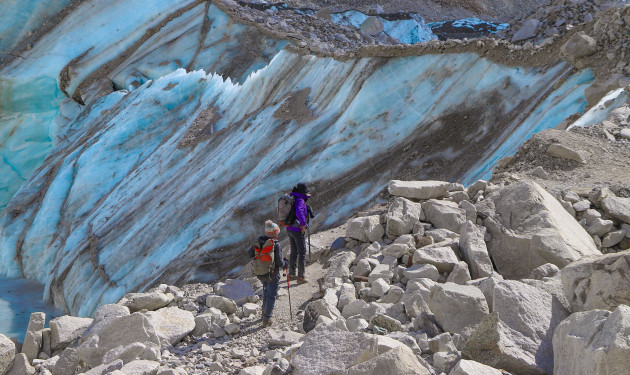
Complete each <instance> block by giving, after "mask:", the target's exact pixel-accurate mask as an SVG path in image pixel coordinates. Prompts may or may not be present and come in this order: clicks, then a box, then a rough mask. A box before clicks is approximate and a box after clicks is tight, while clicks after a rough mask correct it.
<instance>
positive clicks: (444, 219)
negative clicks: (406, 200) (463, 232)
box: [422, 199, 466, 233]
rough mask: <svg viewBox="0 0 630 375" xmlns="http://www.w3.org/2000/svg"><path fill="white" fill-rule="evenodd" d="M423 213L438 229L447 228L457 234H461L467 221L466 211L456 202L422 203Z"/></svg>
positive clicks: (429, 201) (433, 200)
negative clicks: (462, 227)
mask: <svg viewBox="0 0 630 375" xmlns="http://www.w3.org/2000/svg"><path fill="white" fill-rule="evenodd" d="M422 212H424V215H425V217H426V219H427V220H428V221H429V222H431V223H432V224H433V225H434V226H435V227H436V228H446V229H448V230H450V231H452V232H455V233H459V230H460V228H461V226H462V224H463V223H464V222H465V221H466V211H464V210H463V209H461V208H459V206H458V205H457V203H454V202H449V201H439V200H435V199H430V200H428V201H426V202H424V203H422Z"/></svg>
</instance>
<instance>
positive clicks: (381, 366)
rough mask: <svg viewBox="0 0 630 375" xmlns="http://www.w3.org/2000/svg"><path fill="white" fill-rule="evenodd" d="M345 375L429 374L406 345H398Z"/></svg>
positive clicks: (351, 368) (351, 369)
mask: <svg viewBox="0 0 630 375" xmlns="http://www.w3.org/2000/svg"><path fill="white" fill-rule="evenodd" d="M342 374H343V375H383V374H396V375H425V374H426V375H429V374H430V372H429V370H427V369H426V368H425V367H424V366H422V364H420V362H419V361H418V359H417V358H416V356H415V355H414V354H413V351H412V350H411V349H409V348H408V347H407V346H405V345H400V346H396V347H395V348H393V349H390V350H388V351H386V352H385V353H383V354H379V355H378V356H376V357H374V358H371V359H369V360H367V361H365V362H361V363H359V364H357V365H354V366H352V367H350V368H349V369H347V370H346V371H345V372H343V373H342Z"/></svg>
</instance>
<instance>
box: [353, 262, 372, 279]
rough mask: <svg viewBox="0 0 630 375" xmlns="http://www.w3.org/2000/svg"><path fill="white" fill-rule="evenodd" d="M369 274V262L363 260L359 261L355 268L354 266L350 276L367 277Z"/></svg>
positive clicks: (370, 267) (370, 270) (370, 269)
mask: <svg viewBox="0 0 630 375" xmlns="http://www.w3.org/2000/svg"><path fill="white" fill-rule="evenodd" d="M370 272H372V266H370V262H369V261H368V260H367V259H365V258H364V259H361V260H360V261H359V262H358V263H357V265H356V266H354V270H353V271H352V276H355V277H356V276H367V275H369V274H370Z"/></svg>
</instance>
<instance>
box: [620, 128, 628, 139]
mask: <svg viewBox="0 0 630 375" xmlns="http://www.w3.org/2000/svg"><path fill="white" fill-rule="evenodd" d="M619 135H620V136H621V138H624V139H630V128H624V129H621V131H620V132H619Z"/></svg>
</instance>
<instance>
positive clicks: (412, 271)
mask: <svg viewBox="0 0 630 375" xmlns="http://www.w3.org/2000/svg"><path fill="white" fill-rule="evenodd" d="M403 274H404V275H405V277H406V278H407V280H412V279H421V278H426V279H431V280H433V281H437V279H438V277H440V273H439V271H438V269H437V268H435V266H434V265H432V264H416V265H414V266H411V267H409V268H405V270H404V271H403Z"/></svg>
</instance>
